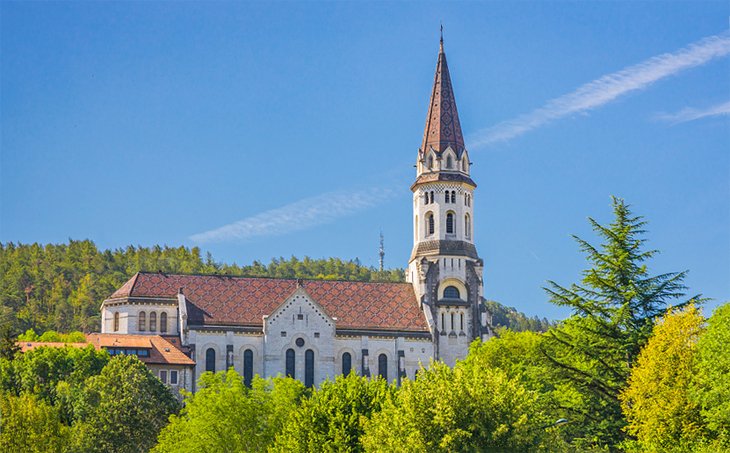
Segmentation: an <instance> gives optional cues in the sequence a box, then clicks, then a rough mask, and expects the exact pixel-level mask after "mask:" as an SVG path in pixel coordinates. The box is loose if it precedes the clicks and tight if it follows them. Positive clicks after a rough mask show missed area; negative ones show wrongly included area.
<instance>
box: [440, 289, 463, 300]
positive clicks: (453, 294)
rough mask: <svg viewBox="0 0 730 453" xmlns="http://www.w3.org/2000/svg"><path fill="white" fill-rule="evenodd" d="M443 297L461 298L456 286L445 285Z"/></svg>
mask: <svg viewBox="0 0 730 453" xmlns="http://www.w3.org/2000/svg"><path fill="white" fill-rule="evenodd" d="M444 299H461V295H460V294H459V288H457V287H456V286H447V287H446V288H444Z"/></svg>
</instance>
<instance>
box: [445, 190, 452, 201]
mask: <svg viewBox="0 0 730 453" xmlns="http://www.w3.org/2000/svg"><path fill="white" fill-rule="evenodd" d="M450 198H451V196H450V195H449V191H448V190H447V191H446V192H444V202H445V203H448V202H449V199H450Z"/></svg>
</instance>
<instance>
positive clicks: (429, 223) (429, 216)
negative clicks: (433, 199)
mask: <svg viewBox="0 0 730 453" xmlns="http://www.w3.org/2000/svg"><path fill="white" fill-rule="evenodd" d="M434 230H435V224H434V221H433V213H432V212H427V213H426V236H430V235H432V234H433V232H434Z"/></svg>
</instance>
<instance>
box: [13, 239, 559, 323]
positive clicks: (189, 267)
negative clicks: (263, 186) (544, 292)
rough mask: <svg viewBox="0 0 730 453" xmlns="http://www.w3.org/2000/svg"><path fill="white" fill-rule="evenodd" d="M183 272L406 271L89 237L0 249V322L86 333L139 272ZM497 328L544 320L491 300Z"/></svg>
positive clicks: (348, 275) (331, 274) (327, 274)
mask: <svg viewBox="0 0 730 453" xmlns="http://www.w3.org/2000/svg"><path fill="white" fill-rule="evenodd" d="M139 271H148V272H157V271H162V272H170V273H175V272H180V273H186V274H195V273H199V274H216V273H217V274H223V275H241V276H249V277H279V278H311V279H327V280H356V281H389V282H398V281H403V275H404V274H403V270H402V269H390V270H385V271H383V272H379V271H378V270H376V269H374V268H372V267H366V266H363V265H361V264H360V262H359V261H358V260H357V259H355V260H349V261H345V260H341V259H339V258H327V259H313V258H309V257H304V259H301V260H300V259H297V258H296V257H291V258H289V259H285V258H278V259H272V260H271V262H269V263H268V264H263V263H261V262H258V261H254V262H253V263H252V264H250V265H245V266H240V265H237V264H223V263H219V262H216V261H215V260H214V259H213V257H212V256H211V255H210V254H207V255H206V256H205V257H203V256H202V255H201V252H200V249H198V248H197V247H193V248H191V249H189V248H186V247H167V246H165V247H160V246H155V247H134V246H129V247H126V248H123V249H116V250H100V249H98V248H97V247H96V245H95V244H94V243H93V242H92V241H89V240H84V241H73V240H72V241H69V242H68V243H67V244H46V245H41V244H14V243H7V244H0V323H2V325H3V326H5V327H7V326H9V327H10V328H11V330H12V331H13V332H14V333H15V334H18V333H20V332H25V331H26V330H27V329H34V330H35V331H36V332H38V333H42V332H45V331H47V330H55V331H58V332H70V331H73V330H80V331H83V332H89V331H93V330H96V329H98V325H99V305H100V304H101V301H103V300H104V299H105V298H106V297H108V296H109V295H110V294H112V293H113V292H114V291H115V290H116V289H117V288H119V286H121V285H122V284H123V283H124V282H126V281H127V280H128V279H129V278H130V277H131V276H132V275H134V273H136V272H139ZM489 309H490V310H491V311H492V312H493V313H494V322H495V325H496V326H502V327H507V328H510V329H513V330H517V331H524V330H535V331H545V330H547V329H548V328H549V327H550V325H549V323H548V321H547V320H546V319H542V320H540V319H539V318H537V317H533V318H528V317H527V316H526V315H524V314H522V313H519V312H517V311H516V310H515V309H514V308H508V307H505V306H503V305H500V304H499V303H497V302H491V301H490V302H489Z"/></svg>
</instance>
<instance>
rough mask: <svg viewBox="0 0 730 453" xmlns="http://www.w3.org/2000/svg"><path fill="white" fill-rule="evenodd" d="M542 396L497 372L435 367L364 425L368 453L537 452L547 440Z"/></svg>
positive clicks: (465, 365) (406, 384)
mask: <svg viewBox="0 0 730 453" xmlns="http://www.w3.org/2000/svg"><path fill="white" fill-rule="evenodd" d="M543 409H544V408H543V404H542V401H541V398H540V395H539V394H538V393H537V392H535V391H532V390H528V389H527V388H526V387H525V386H523V385H522V384H521V383H520V382H519V381H518V380H517V379H511V378H509V377H508V376H507V374H506V373H505V372H503V371H501V370H498V369H493V368H483V367H480V366H475V364H473V363H467V362H459V363H457V365H456V366H455V367H454V369H451V368H449V367H448V366H446V365H444V364H443V363H439V362H437V363H433V364H432V365H431V367H430V368H429V369H426V370H421V371H420V372H419V373H418V377H417V378H416V380H414V381H411V380H405V381H404V382H403V385H402V387H401V388H400V390H399V391H398V392H397V393H396V394H395V395H394V396H393V397H391V398H389V399H388V400H387V401H386V402H385V404H384V406H383V410H382V411H381V412H379V413H376V414H374V415H373V417H372V420H371V422H369V423H368V424H367V425H366V430H365V436H364V438H363V445H364V446H365V448H366V450H368V451H388V452H390V451H414V452H427V451H428V452H431V451H475V450H480V451H535V450H539V449H542V448H544V447H546V442H548V441H550V440H551V433H550V430H546V429H545V427H546V426H549V425H550V424H551V423H550V417H549V416H548V415H547V414H546V413H545V412H544V410H543Z"/></svg>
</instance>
